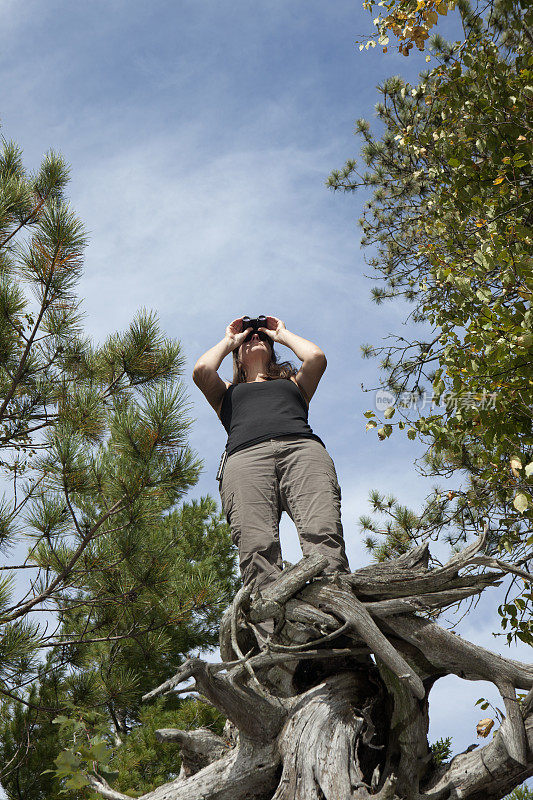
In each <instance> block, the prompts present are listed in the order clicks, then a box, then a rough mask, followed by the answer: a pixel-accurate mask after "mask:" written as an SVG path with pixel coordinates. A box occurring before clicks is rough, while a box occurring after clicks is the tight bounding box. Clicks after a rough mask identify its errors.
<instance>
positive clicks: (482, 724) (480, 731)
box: [476, 717, 494, 738]
mask: <svg viewBox="0 0 533 800" xmlns="http://www.w3.org/2000/svg"><path fill="white" fill-rule="evenodd" d="M493 726H494V720H493V719H490V717H487V719H480V720H479V722H478V724H477V726H476V731H477V735H478V736H483V738H485V737H486V736H488V735H489V733H490V732H491V730H492V728H493Z"/></svg>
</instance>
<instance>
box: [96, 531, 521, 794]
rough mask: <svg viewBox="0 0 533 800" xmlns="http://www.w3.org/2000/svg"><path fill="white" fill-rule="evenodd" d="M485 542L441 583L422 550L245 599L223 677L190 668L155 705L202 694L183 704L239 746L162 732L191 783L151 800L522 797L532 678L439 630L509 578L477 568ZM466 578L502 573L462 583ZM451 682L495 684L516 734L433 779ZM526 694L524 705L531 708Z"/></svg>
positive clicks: (292, 575) (296, 570) (231, 616)
mask: <svg viewBox="0 0 533 800" xmlns="http://www.w3.org/2000/svg"><path fill="white" fill-rule="evenodd" d="M485 541H486V529H485V531H484V532H483V534H482V536H480V538H479V540H478V541H477V542H475V543H474V544H473V545H471V546H469V547H467V548H465V550H464V551H463V552H462V553H460V554H458V555H456V556H454V557H453V558H452V559H451V560H450V561H449V562H448V564H446V565H444V567H440V568H439V569H435V570H431V569H429V568H428V558H429V554H428V550H427V547H426V546H423V547H419V548H416V549H415V550H413V551H412V552H410V553H407V554H406V555H405V556H402V557H401V558H398V559H396V560H394V561H391V562H386V563H382V564H375V565H373V566H370V567H365V568H363V569H361V570H357V571H356V572H354V573H352V574H351V575H337V576H333V577H327V578H322V577H320V575H321V572H322V571H323V569H324V568H325V566H326V565H327V561H326V559H324V558H323V557H322V556H312V557H307V558H304V559H302V561H301V562H300V563H299V564H296V565H294V566H292V567H290V568H289V569H287V570H284V572H283V573H282V574H281V576H280V577H279V578H278V579H277V580H276V581H275V582H274V583H272V584H270V585H269V586H268V587H267V589H266V590H265V591H264V592H262V593H256V594H255V595H250V592H249V591H241V592H240V593H239V594H238V596H237V597H236V599H235V601H234V603H233V604H232V606H231V607H230V608H229V609H228V611H227V613H226V614H225V616H224V619H223V621H222V625H221V631H220V650H221V654H222V657H223V659H224V661H223V662H222V663H220V664H207V663H206V662H204V661H202V660H201V659H190V660H189V661H187V662H186V663H185V664H184V665H183V666H182V667H181V669H180V671H179V672H178V673H177V674H176V675H175V676H174V677H173V678H171V679H169V680H168V681H166V683H164V684H162V685H161V686H160V687H157V688H156V689H154V690H153V691H152V692H150V693H149V694H148V695H147V696H146V698H145V699H146V700H149V699H151V698H152V697H155V696H157V695H160V694H164V693H165V692H169V691H173V690H175V688H176V687H177V686H178V685H179V684H180V683H182V682H183V681H186V680H189V679H192V680H193V681H194V683H193V684H192V685H191V686H189V687H188V689H189V690H191V689H192V690H194V691H197V692H200V693H201V694H202V695H203V696H204V697H206V698H207V699H209V700H210V702H211V703H213V704H214V705H215V706H216V707H217V708H218V709H219V710H220V711H222V712H223V713H224V714H225V715H226V717H227V718H228V720H229V723H228V724H232V725H233V726H235V730H237V731H238V736H237V737H236V740H235V741H234V742H233V743H229V742H227V741H226V740H225V739H221V737H218V736H215V735H214V734H213V733H212V732H210V731H206V730H199V731H174V730H170V731H160V732H159V733H158V738H159V739H160V740H161V741H174V742H176V743H177V744H178V746H179V747H180V749H181V757H182V770H181V773H180V776H179V778H177V779H176V780H175V781H173V782H171V783H168V784H166V785H164V786H161V787H159V788H158V789H156V790H154V791H153V792H150V793H148V794H145V795H144V796H143V798H142V800H185V798H186V799H187V800H226V799H227V800H370V798H372V800H452V799H453V798H462V799H463V800H498V798H501V797H503V796H504V795H505V794H507V793H508V792H509V791H510V790H511V789H512V788H513V787H514V786H517V785H518V784H520V783H521V782H523V781H524V780H525V779H526V778H527V777H529V776H530V775H532V774H533V690H532V687H533V666H531V665H525V664H520V663H518V662H515V661H512V660H510V659H506V658H502V657H501V656H499V655H496V654H494V653H491V652H490V651H488V650H485V649H484V648H481V647H478V646H477V645H474V644H472V643H471V642H467V641H465V640H464V639H462V638H461V637H459V636H455V635H454V634H452V633H450V632H449V631H447V630H445V629H444V628H441V627H440V626H439V625H438V624H437V623H436V622H435V616H436V614H438V612H439V611H441V610H442V609H443V608H445V607H447V606H449V605H451V604H453V603H457V602H459V601H460V600H461V599H463V598H465V597H468V596H470V595H475V594H478V593H479V592H481V591H483V589H484V588H486V587H487V586H490V585H497V584H498V583H499V582H500V580H501V578H502V577H503V576H504V574H505V571H504V567H505V565H502V562H499V561H495V560H494V559H488V558H486V557H485V556H483V555H478V553H479V551H480V550H481V549H482V548H483V546H484V544H485ZM472 565H477V566H478V567H479V565H481V566H482V567H485V566H488V567H489V568H491V569H494V568H497V570H498V571H493V572H488V573H487V572H485V573H484V574H480V573H477V574H466V575H465V574H462V575H461V574H459V573H460V571H461V570H462V569H464V568H465V567H468V569H469V570H472ZM517 569H518V567H517V568H516V569H514V573H515V574H517V573H516V570H517ZM510 571H511V572H513V570H510ZM270 617H273V618H274V619H275V621H276V628H275V633H274V635H273V636H272V637H271V638H270V639H269V640H268V641H266V642H264V641H262V640H259V641H260V642H261V646H259V645H258V640H257V639H256V636H255V631H256V628H255V626H256V625H257V623H261V622H262V621H263V620H265V619H268V618H270ZM448 674H455V675H458V676H460V677H461V678H464V679H466V680H474V681H476V680H489V681H492V682H493V683H494V684H495V685H496V686H497V688H498V690H499V691H500V693H501V695H502V697H503V701H504V704H505V709H506V718H505V720H504V722H503V724H502V725H501V727H500V729H499V730H498V731H497V732H496V734H495V736H494V739H493V740H492V741H491V742H490V743H489V744H487V745H485V746H484V747H481V748H476V749H473V750H471V751H469V752H466V753H463V754H461V755H458V756H456V757H455V758H454V759H453V760H452V761H451V762H450V763H449V764H444V765H437V764H436V763H435V762H434V761H433V758H432V754H431V751H430V748H429V745H428V741H427V731H428V725H429V710H428V709H429V694H430V691H431V688H432V686H433V684H434V683H435V681H436V680H438V679H439V678H440V677H443V676H445V675H448ZM516 689H525V690H529V695H528V697H527V699H526V701H525V702H523V703H520V702H519V700H518V699H517V696H516ZM181 691H183V689H182V690H181ZM91 783H92V785H93V787H94V788H95V789H97V790H98V791H99V792H100V793H101V794H102V796H103V797H105V798H108V800H124V798H126V797H127V796H126V795H121V794H120V793H116V792H114V790H113V789H112V788H111V787H109V786H107V784H105V781H103V779H101V778H100V777H99V776H96V775H94V776H91ZM132 788H134V787H132Z"/></svg>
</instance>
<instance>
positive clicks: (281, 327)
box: [259, 317, 287, 344]
mask: <svg viewBox="0 0 533 800" xmlns="http://www.w3.org/2000/svg"><path fill="white" fill-rule="evenodd" d="M266 321H267V327H266V328H259V330H260V331H263V333H266V335H267V336H268V337H269V338H270V339H272V341H273V342H280V343H281V344H284V342H283V336H284V332H285V331H286V330H287V328H286V327H285V323H284V322H282V321H281V320H280V319H278V318H277V317H267V318H266Z"/></svg>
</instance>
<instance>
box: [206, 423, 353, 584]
mask: <svg viewBox="0 0 533 800" xmlns="http://www.w3.org/2000/svg"><path fill="white" fill-rule="evenodd" d="M220 497H221V500H222V508H223V510H224V513H225V515H226V519H227V521H228V524H229V526H230V529H231V537H232V540H233V543H234V544H235V545H236V546H237V547H238V550H239V560H240V569H241V575H242V579H243V584H244V585H245V586H246V585H248V584H252V586H253V591H255V590H257V589H259V588H260V587H264V586H265V585H267V584H268V583H270V582H271V581H273V580H275V579H276V578H277V577H278V575H279V574H280V572H281V570H282V568H283V565H282V558H281V547H280V540H279V522H280V519H281V514H282V512H283V511H286V512H287V514H288V515H289V516H290V517H291V519H292V520H293V522H294V523H295V525H296V529H297V531H298V536H299V538H300V545H301V547H302V552H303V554H304V556H305V555H310V554H311V553H317V552H318V553H321V554H323V555H325V556H327V558H328V560H329V566H328V567H327V568H326V574H327V573H328V572H329V573H331V572H335V571H340V572H349V571H350V569H349V565H348V560H347V558H346V552H345V549H344V538H343V532H342V524H341V490H340V486H339V483H338V480H337V473H336V471H335V466H334V464H333V461H332V459H331V456H330V455H329V453H328V452H327V450H326V449H325V448H324V447H323V446H322V445H321V444H320V442H317V441H316V440H315V439H307V438H305V437H301V436H283V437H280V438H275V439H268V440H267V441H265V442H260V443H259V444H255V445H251V446H250V447H246V448H245V449H244V450H238V451H237V452H236V453H232V455H230V456H229V457H228V459H227V461H226V464H225V467H224V472H223V475H222V479H221V481H220Z"/></svg>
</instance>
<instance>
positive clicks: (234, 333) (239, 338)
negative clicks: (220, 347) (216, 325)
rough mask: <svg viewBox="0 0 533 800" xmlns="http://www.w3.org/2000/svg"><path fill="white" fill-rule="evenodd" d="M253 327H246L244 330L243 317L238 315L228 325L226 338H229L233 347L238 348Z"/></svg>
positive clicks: (233, 348)
mask: <svg viewBox="0 0 533 800" xmlns="http://www.w3.org/2000/svg"><path fill="white" fill-rule="evenodd" d="M267 319H269V317H267ZM251 330H252V329H251V328H246V330H244V331H243V330H242V317H238V318H237V319H234V320H233V322H230V324H229V325H228V327H227V328H226V339H228V341H229V343H230V345H231V349H232V350H236V349H237V347H239V346H240V345H241V344H242V343H243V342H244V340H245V339H246V337H247V336H248V334H249V333H250V331H251Z"/></svg>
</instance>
